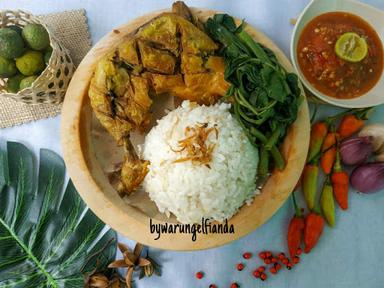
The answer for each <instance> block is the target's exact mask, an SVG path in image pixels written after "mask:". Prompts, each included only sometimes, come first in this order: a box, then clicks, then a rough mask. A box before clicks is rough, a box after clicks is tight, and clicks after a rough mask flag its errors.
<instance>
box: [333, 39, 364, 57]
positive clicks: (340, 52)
mask: <svg viewBox="0 0 384 288" xmlns="http://www.w3.org/2000/svg"><path fill="white" fill-rule="evenodd" d="M335 52H336V55H337V56H339V57H340V58H341V59H343V60H346V61H349V62H360V61H361V60H363V59H364V58H365V56H367V54H368V45H367V41H365V39H364V38H363V37H360V36H359V35H358V34H356V33H354V32H348V33H344V34H343V35H341V36H340V37H339V39H337V41H336V45H335Z"/></svg>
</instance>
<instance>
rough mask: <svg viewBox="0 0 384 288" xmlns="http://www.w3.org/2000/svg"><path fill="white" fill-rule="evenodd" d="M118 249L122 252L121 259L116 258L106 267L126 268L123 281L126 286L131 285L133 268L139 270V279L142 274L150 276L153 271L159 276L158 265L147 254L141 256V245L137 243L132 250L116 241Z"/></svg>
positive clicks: (129, 287) (129, 286)
mask: <svg viewBox="0 0 384 288" xmlns="http://www.w3.org/2000/svg"><path fill="white" fill-rule="evenodd" d="M118 247H119V250H120V251H121V253H122V254H123V259H120V260H116V261H114V262H112V263H110V264H109V265H108V268H128V270H127V274H126V276H125V282H126V285H127V287H128V288H131V287H132V277H133V272H134V270H138V269H139V270H140V275H139V279H141V278H143V277H144V276H147V277H151V276H152V275H153V273H155V274H156V275H158V276H161V271H160V266H159V265H158V264H157V263H156V262H155V261H154V260H153V259H152V258H150V257H149V256H148V254H147V256H146V257H145V258H144V257H141V254H142V250H143V245H142V244H140V243H137V244H136V246H135V248H134V249H133V252H132V251H131V250H130V249H129V248H128V246H126V245H125V244H123V243H118Z"/></svg>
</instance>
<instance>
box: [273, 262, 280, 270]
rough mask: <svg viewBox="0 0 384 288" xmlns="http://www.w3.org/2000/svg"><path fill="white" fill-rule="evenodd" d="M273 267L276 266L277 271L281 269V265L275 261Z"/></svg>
mask: <svg viewBox="0 0 384 288" xmlns="http://www.w3.org/2000/svg"><path fill="white" fill-rule="evenodd" d="M274 267H275V268H276V270H277V271H279V270H280V269H281V265H280V264H279V263H275V265H274Z"/></svg>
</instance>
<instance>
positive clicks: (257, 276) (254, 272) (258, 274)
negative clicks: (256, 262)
mask: <svg viewBox="0 0 384 288" xmlns="http://www.w3.org/2000/svg"><path fill="white" fill-rule="evenodd" d="M252 274H253V276H254V277H256V278H259V277H260V274H261V273H260V272H259V271H257V270H255V271H253V273H252Z"/></svg>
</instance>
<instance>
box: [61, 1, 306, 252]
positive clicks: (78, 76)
mask: <svg viewBox="0 0 384 288" xmlns="http://www.w3.org/2000/svg"><path fill="white" fill-rule="evenodd" d="M192 11H193V13H194V14H195V15H196V16H198V17H199V18H200V19H201V20H202V21H206V19H207V18H208V17H210V16H212V15H214V14H215V13H217V12H216V11H212V10H203V9H196V8H192ZM162 12H164V11H158V12H154V13H151V14H147V15H144V16H142V17H139V18H137V19H135V20H133V21H132V22H130V23H128V24H126V25H123V26H121V27H119V28H117V29H115V30H113V31H112V32H110V33H109V34H107V35H106V36H105V37H104V38H102V39H101V40H100V41H99V42H98V43H97V44H96V45H95V46H94V47H93V48H92V50H91V51H90V52H89V53H88V54H87V56H86V57H85V58H84V60H83V61H82V62H81V64H80V66H79V67H78V68H77V71H76V73H75V75H74V76H73V78H72V81H71V83H70V85H69V87H68V90H67V94H66V97H65V101H64V106H63V111H62V122H61V123H62V124H61V125H62V127H61V137H62V139H61V141H62V145H63V153H64V159H65V163H66V165H67V168H68V171H69V174H70V176H71V178H72V181H73V183H74V184H75V186H76V188H77V190H78V191H79V193H80V195H81V197H82V198H83V199H84V201H85V202H86V203H87V204H88V206H89V207H90V208H91V209H92V211H93V212H94V213H95V214H96V215H97V216H98V217H99V218H100V219H102V220H103V221H104V222H105V223H107V224H108V225H109V226H110V227H112V228H113V229H115V230H116V231H118V232H119V233H121V234H123V235H124V236H126V237H128V238H130V239H134V240H136V241H138V242H140V243H143V244H146V245H149V246H153V247H157V248H162V249H168V250H199V249H207V248H212V247H217V246H220V245H223V244H226V243H229V242H231V241H234V240H236V239H239V238H240V237H242V236H244V235H246V234H248V233H250V232H252V231H254V230H255V229H256V228H258V227H259V226H260V225H262V224H263V223H265V222H266V221H267V220H268V219H269V218H271V217H272V215H273V214H274V213H275V212H276V211H277V210H278V209H279V208H280V207H281V206H282V204H283V203H284V202H285V201H286V199H287V198H288V196H289V195H290V193H291V192H292V190H293V189H294V187H295V185H296V183H297V181H298V179H299V177H300V175H301V171H302V169H303V167H304V164H305V159H306V156H307V150H308V145H309V132H310V123H309V122H310V121H309V112H308V106H307V102H306V100H305V99H304V101H303V102H302V104H301V107H300V109H299V114H298V118H297V120H296V122H295V123H294V124H293V125H292V126H291V128H290V130H289V132H288V134H287V137H286V139H285V141H284V144H283V147H282V152H283V155H284V157H285V159H286V161H287V166H286V168H285V169H284V170H283V171H275V172H273V174H272V175H271V177H270V178H269V179H268V181H267V182H266V184H265V185H264V187H263V189H262V193H261V194H260V195H258V196H256V197H255V199H254V201H253V203H252V204H251V205H250V206H246V205H244V206H243V207H242V208H241V209H240V211H239V212H238V213H237V214H236V215H235V216H234V217H232V218H231V219H230V220H229V224H233V225H234V229H235V233H234V234H198V235H197V240H196V241H195V242H193V241H192V235H191V234H162V236H161V237H160V239H158V240H155V238H156V234H151V233H150V228H149V222H150V217H149V216H148V215H146V214H145V213H143V212H142V211H140V209H137V208H135V207H133V206H131V205H129V204H127V202H126V201H123V200H122V198H120V196H119V195H118V194H117V192H116V191H115V190H114V189H113V187H112V186H111V184H110V183H109V180H108V178H107V176H106V175H105V173H104V172H103V170H102V168H101V165H100V163H99V160H98V159H97V157H96V155H98V153H99V151H96V150H95V147H94V145H93V144H92V143H93V139H92V137H94V135H92V133H91V120H92V110H91V107H90V105H89V99H88V86H89V83H90V79H91V77H92V74H93V72H94V69H95V66H96V63H97V62H98V60H99V59H100V57H102V56H103V55H104V54H105V53H106V52H107V51H110V50H111V49H114V48H115V47H116V46H117V45H119V44H120V43H121V42H122V41H123V40H124V36H126V35H128V34H130V33H132V32H134V31H135V30H136V29H137V28H138V27H140V26H142V25H143V24H145V23H146V22H148V21H149V20H151V19H152V18H153V17H155V16H157V15H158V14H160V13H162ZM246 30H247V31H248V32H249V33H250V34H251V35H252V37H254V39H255V40H257V41H258V42H260V43H262V44H263V45H265V46H266V47H268V48H270V49H272V50H273V51H274V52H275V53H276V56H277V58H278V59H279V61H280V62H281V64H282V65H283V66H284V67H285V68H286V69H287V70H288V71H293V68H292V66H291V64H290V62H289V60H288V59H287V57H286V56H285V55H284V54H283V52H282V51H281V50H280V49H279V48H278V47H277V46H276V45H275V44H274V43H273V42H272V40H270V39H269V38H268V37H267V36H265V35H264V34H263V33H261V32H259V31H257V30H256V29H254V28H252V27H250V26H249V25H247V27H246ZM303 93H304V92H303ZM152 222H153V223H165V222H164V218H163V217H155V218H154V219H152Z"/></svg>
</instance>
